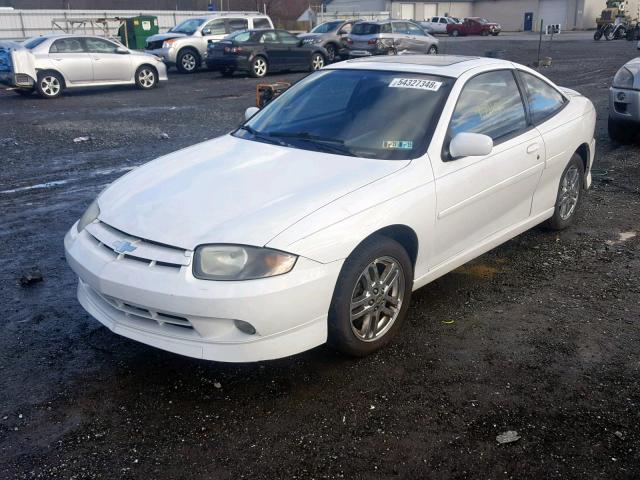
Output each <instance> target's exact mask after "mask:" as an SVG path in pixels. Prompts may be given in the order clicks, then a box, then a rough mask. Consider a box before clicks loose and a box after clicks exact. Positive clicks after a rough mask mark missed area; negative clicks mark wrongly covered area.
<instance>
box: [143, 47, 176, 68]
mask: <svg viewBox="0 0 640 480" xmlns="http://www.w3.org/2000/svg"><path fill="white" fill-rule="evenodd" d="M145 53H150V54H152V55H156V56H158V57H160V58H162V61H163V62H164V63H166V64H167V65H169V66H171V65H175V64H176V56H177V51H176V49H175V48H156V49H154V50H145Z"/></svg>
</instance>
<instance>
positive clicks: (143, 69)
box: [135, 65, 158, 90]
mask: <svg viewBox="0 0 640 480" xmlns="http://www.w3.org/2000/svg"><path fill="white" fill-rule="evenodd" d="M135 81H136V87H138V88H139V89H140V90H151V89H152V88H155V87H157V86H158V72H157V70H156V69H155V68H153V67H151V66H149V65H141V66H139V67H138V69H137V70H136V77H135Z"/></svg>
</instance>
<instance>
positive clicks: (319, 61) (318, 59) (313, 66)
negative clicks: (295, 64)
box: [309, 53, 324, 72]
mask: <svg viewBox="0 0 640 480" xmlns="http://www.w3.org/2000/svg"><path fill="white" fill-rule="evenodd" d="M322 67H324V56H322V54H321V53H312V54H311V62H310V64H309V71H310V72H315V71H316V70H320V69H321V68H322Z"/></svg>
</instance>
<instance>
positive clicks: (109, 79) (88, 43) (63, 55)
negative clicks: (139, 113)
mask: <svg viewBox="0 0 640 480" xmlns="http://www.w3.org/2000/svg"><path fill="white" fill-rule="evenodd" d="M165 80H167V69H166V67H165V65H164V63H163V62H162V60H161V59H159V58H158V57H156V56H154V55H149V54H146V53H142V52H137V51H135V50H130V49H128V48H126V47H125V46H124V45H122V44H121V43H119V42H116V41H114V40H110V39H107V38H102V37H96V36H92V35H67V34H65V35H43V36H41V37H34V38H31V39H29V40H26V41H25V42H23V43H20V44H18V43H14V42H0V83H3V84H5V85H8V86H10V87H12V88H15V89H16V90H15V91H16V92H17V93H19V94H20V95H31V94H32V93H33V92H38V93H39V94H40V96H42V97H44V98H55V97H58V96H59V95H60V94H62V92H63V90H65V89H67V88H79V87H95V86H107V85H136V86H137V87H138V88H141V89H143V90H148V89H150V88H153V87H155V86H156V85H157V84H158V82H159V81H165Z"/></svg>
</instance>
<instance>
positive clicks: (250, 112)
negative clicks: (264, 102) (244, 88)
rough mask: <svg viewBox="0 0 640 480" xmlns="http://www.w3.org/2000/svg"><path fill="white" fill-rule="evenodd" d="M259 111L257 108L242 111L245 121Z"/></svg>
mask: <svg viewBox="0 0 640 480" xmlns="http://www.w3.org/2000/svg"><path fill="white" fill-rule="evenodd" d="M259 111H260V109H259V108H258V107H249V108H247V109H246V110H245V111H244V119H245V120H249V119H250V118H251V117H253V116H254V115H255V114H256V113H258V112H259Z"/></svg>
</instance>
